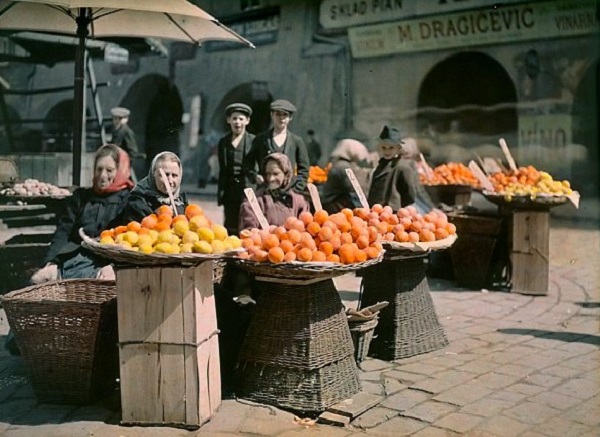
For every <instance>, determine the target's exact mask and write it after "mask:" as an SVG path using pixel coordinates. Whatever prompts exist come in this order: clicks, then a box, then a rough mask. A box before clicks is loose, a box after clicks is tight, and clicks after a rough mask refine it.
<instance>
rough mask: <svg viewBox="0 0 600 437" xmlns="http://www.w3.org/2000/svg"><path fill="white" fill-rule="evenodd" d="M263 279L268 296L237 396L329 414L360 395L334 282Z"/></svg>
mask: <svg viewBox="0 0 600 437" xmlns="http://www.w3.org/2000/svg"><path fill="white" fill-rule="evenodd" d="M257 280H258V281H259V282H258V286H259V287H262V294H261V296H260V297H259V299H258V302H257V304H256V308H255V311H254V316H253V318H252V321H251V323H250V327H249V328H248V332H247V334H246V338H245V340H244V344H243V346H242V350H241V352H240V356H239V360H238V366H237V369H236V382H237V395H238V396H239V397H241V398H246V399H250V400H252V401H256V402H262V403H265V404H270V405H275V406H278V407H282V408H288V409H292V410H298V411H323V410H325V409H326V408H327V407H329V406H331V405H333V404H336V403H338V402H340V401H342V400H345V399H348V398H350V397H351V396H352V395H354V394H356V393H358V391H359V390H360V381H359V379H358V369H357V367H356V362H355V360H354V349H353V344H352V337H351V335H350V329H349V327H348V322H347V320H346V315H345V313H344V308H343V305H342V302H341V300H340V296H339V294H338V292H337V290H336V288H335V285H334V284H333V280H332V279H325V280H323V279H320V280H317V281H316V282H313V281H310V280H286V279H275V278H266V277H262V278H257Z"/></svg>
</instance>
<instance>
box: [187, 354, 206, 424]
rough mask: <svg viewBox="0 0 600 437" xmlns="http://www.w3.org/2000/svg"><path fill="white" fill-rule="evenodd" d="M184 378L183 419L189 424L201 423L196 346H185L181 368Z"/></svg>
mask: <svg viewBox="0 0 600 437" xmlns="http://www.w3.org/2000/svg"><path fill="white" fill-rule="evenodd" d="M183 371H184V373H183V379H184V380H185V398H186V400H187V402H186V403H185V421H186V423H189V424H198V425H199V424H201V423H202V422H200V407H199V405H198V394H199V393H200V390H201V387H200V379H199V377H200V373H199V370H198V348H197V347H186V348H185V362H184V369H183Z"/></svg>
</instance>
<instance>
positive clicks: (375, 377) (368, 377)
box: [358, 370, 381, 382]
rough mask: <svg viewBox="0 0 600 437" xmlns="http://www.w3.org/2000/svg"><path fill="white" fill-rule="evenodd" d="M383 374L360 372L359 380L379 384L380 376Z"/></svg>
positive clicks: (375, 371)
mask: <svg viewBox="0 0 600 437" xmlns="http://www.w3.org/2000/svg"><path fill="white" fill-rule="evenodd" d="M380 374H381V372H379V371H377V370H374V371H372V372H358V379H360V380H361V381H377V382H379V379H380V378H379V375H380Z"/></svg>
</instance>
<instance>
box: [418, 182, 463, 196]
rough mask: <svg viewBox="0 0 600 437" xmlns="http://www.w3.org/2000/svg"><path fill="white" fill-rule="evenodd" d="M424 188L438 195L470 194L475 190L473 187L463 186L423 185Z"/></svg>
mask: <svg viewBox="0 0 600 437" xmlns="http://www.w3.org/2000/svg"><path fill="white" fill-rule="evenodd" d="M423 186H424V187H425V188H426V189H427V191H432V192H435V193H437V194H468V193H470V192H472V191H473V190H474V187H472V186H471V185H462V184H448V185H442V184H436V185H433V184H432V185H429V184H423Z"/></svg>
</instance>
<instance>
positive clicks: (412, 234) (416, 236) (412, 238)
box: [408, 232, 419, 243]
mask: <svg viewBox="0 0 600 437" xmlns="http://www.w3.org/2000/svg"><path fill="white" fill-rule="evenodd" d="M408 241H409V242H410V243H417V242H418V241H419V234H418V233H416V232H409V233H408Z"/></svg>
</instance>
